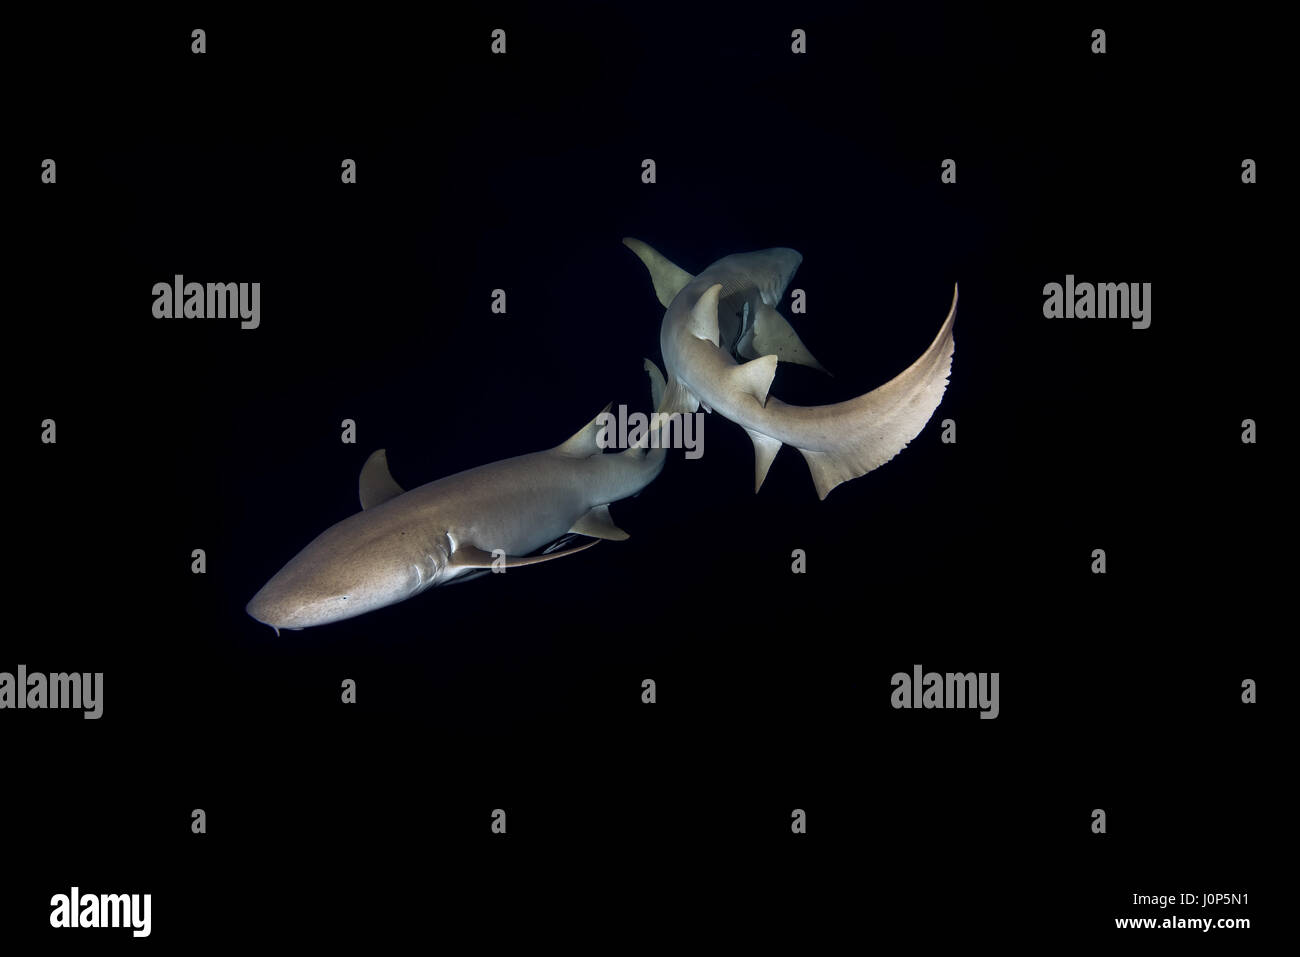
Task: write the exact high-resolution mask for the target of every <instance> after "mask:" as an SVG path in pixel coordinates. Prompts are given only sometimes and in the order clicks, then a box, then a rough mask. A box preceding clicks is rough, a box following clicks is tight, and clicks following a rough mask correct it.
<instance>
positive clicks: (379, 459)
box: [358, 449, 406, 511]
mask: <svg viewBox="0 0 1300 957" xmlns="http://www.w3.org/2000/svg"><path fill="white" fill-rule="evenodd" d="M358 484H359V486H360V492H361V508H362V510H363V511H364V510H365V509H368V508H374V507H375V506H376V505H382V504H383V503H384V502H387V501H388V500H389V499H390V498H397V496H399V495H401V494H402V493H403V492H405V491H406V489H404V488H402V486H400V485H398V484H397V483H396V482H394V481H393V476H392V475H391V474H390V473H389V471H388V453H387V452H386V451H385V450H384V449H376V450H375V451H374V452H371V453H370V458H368V459H366V464H365V465H363V466H361V481H360V482H359V483H358Z"/></svg>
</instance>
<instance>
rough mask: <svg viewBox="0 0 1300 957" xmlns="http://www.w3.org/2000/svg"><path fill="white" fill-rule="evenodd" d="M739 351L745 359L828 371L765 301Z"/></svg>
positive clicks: (756, 307)
mask: <svg viewBox="0 0 1300 957" xmlns="http://www.w3.org/2000/svg"><path fill="white" fill-rule="evenodd" d="M736 351H737V352H739V353H740V355H741V356H743V357H744V358H746V359H757V358H758V357H759V356H776V357H777V359H778V360H780V361H781V362H793V363H795V364H796V365H801V366H808V367H809V368H810V369H818V370H820V371H821V372H826V367H825V366H823V365H822V364H821V363H820V362H818V361H817V360H816V359H815V358H813V354H812V353H811V352H809V351H808V347H807V346H805V345H804V344H803V341H802V340H801V339H800V338H799V334H798V333H797V332H795V331H794V327H793V326H791V325H790V323H789V321H788V320H787V319H786V318H785V316H783V315H781V313H780V312H778V311H777V310H776V309H774V308H772V307H771V306H769V305H767V304H766V303H762V302H760V303H758V304H757V305H756V306H755V309H754V325H753V332H752V334H750V335H746V336H745V337H744V338H742V339H741V341H740V344H739V346H738V347H737V349H736ZM829 374H830V373H827V375H829Z"/></svg>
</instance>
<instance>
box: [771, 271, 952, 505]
mask: <svg viewBox="0 0 1300 957" xmlns="http://www.w3.org/2000/svg"><path fill="white" fill-rule="evenodd" d="M956 318H957V286H956V285H955V284H954V285H953V289H952V307H951V308H950V309H949V310H948V318H947V319H945V320H944V323H943V326H942V327H940V329H939V334H938V335H936V336H935V337H934V341H933V342H931V343H930V346H929V348H928V349H926V350H925V352H923V353H922V354H921V356H920V358H918V359H917V360H916V361H915V362H913V363H912V364H911V365H910V366H908V367H907V368H906V369H905V370H903V371H902V372H901V373H899V374H898V375H897V376H895V377H894V378H892V379H890V380H889V381H888V382H886V383H885V384H884V385H882V386H880V387H879V388H877V389H872V390H871V391H870V392H868V393H866V394H865V395H860V396H858V397H857V398H856V399H850V400H849V401H847V402H840V403H837V404H835V405H828V406H818V407H816V408H815V409H809V410H804V411H808V412H815V413H816V419H817V421H818V423H819V425H820V426H821V429H820V430H819V431H821V432H822V434H823V435H824V436H826V440H825V441H824V442H821V443H819V444H820V445H821V446H822V447H821V448H819V449H804V448H801V449H799V451H800V452H801V453H803V457H804V459H805V460H806V461H807V463H808V468H809V470H810V471H811V472H812V477H813V483H814V484H815V485H816V486H817V495H818V497H820V498H823V499H824V498H826V496H827V495H828V494H829V493H830V490H831V489H833V488H835V486H837V485H839V484H840V483H841V482H846V481H848V480H849V479H852V478H857V477H858V476H859V475H865V474H866V473H867V472H870V471H871V470H872V469H874V468H878V467H880V466H881V465H884V464H885V463H886V462H888V461H889V460H890V459H892V458H893V457H894V456H895V455H897V454H898V453H899V452H901V451H902V450H903V449H904V448H906V447H907V444H908V443H909V442H911V441H912V440H913V439H914V438H916V437H917V436H918V435H920V434H921V430H922V429H923V428H925V424H926V423H927V422H928V421H930V416H931V415H933V414H934V410H935V409H937V408H938V407H939V402H940V401H941V400H942V399H943V393H944V390H945V389H946V388H947V386H948V374H949V372H950V371H951V369H952V354H953V348H954V343H953V323H954V321H955V320H956ZM769 401H771V402H776V401H777V400H776V399H772V400H769ZM786 408H787V409H790V410H794V409H795V408H796V407H794V406H786Z"/></svg>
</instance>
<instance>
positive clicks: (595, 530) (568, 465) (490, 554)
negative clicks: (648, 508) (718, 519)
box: [246, 362, 664, 632]
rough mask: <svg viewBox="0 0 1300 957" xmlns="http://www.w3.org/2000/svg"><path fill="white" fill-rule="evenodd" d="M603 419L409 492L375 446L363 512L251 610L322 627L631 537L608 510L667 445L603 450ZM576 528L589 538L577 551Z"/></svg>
mask: <svg viewBox="0 0 1300 957" xmlns="http://www.w3.org/2000/svg"><path fill="white" fill-rule="evenodd" d="M646 365H647V369H648V371H650V376H651V380H652V383H654V384H655V401H656V402H658V401H659V398H660V392H661V389H662V382H663V379H662V377H661V376H660V374H659V370H658V369H657V368H654V367H653V364H651V363H649V362H647V364H646ZM606 409H607V410H608V406H607V407H606ZM602 414H603V413H602ZM600 418H601V417H600V416H599V415H598V416H597V417H596V418H595V419H593V420H592V421H591V422H590V423H588V424H587V425H586V426H585V427H584V428H583V429H581V430H580V431H579V432H577V433H576V434H575V435H574V436H573V437H572V438H570V439H569V440H568V441H566V442H564V443H562V444H560V445H558V446H556V447H555V448H552V449H546V450H544V451H541V452H533V453H530V454H528V455H520V456H515V457H514V458H509V459H503V460H501V461H499V462H492V463H490V464H488V465H481V466H478V467H477V468H472V469H468V470H466V471H464V472H458V473H456V474H455V475H450V476H448V477H446V478H442V479H438V480H437V481H434V482H429V483H428V484H426V485H421V486H420V487H418V488H415V489H412V490H410V491H409V492H408V491H403V490H402V488H401V487H400V486H399V485H398V484H397V483H396V482H395V481H394V480H393V478H392V476H391V475H390V474H389V471H388V462H387V456H386V453H385V452H384V450H383V449H380V450H378V451H377V452H375V453H373V454H372V455H371V456H370V458H369V459H367V460H366V464H365V467H364V468H363V469H362V471H361V480H360V497H361V506H362V511H360V512H358V513H357V514H355V515H352V516H350V517H349V518H345V519H344V520H343V521H341V522H339V523H337V524H336V525H333V526H331V527H330V528H328V529H326V530H325V531H324V532H322V533H321V534H320V535H319V536H317V537H316V539H315V540H313V541H312V542H311V543H310V544H309V545H307V547H306V548H304V549H303V550H302V551H300V552H299V553H298V554H297V555H296V556H295V557H294V558H293V559H292V560H290V562H289V563H288V564H287V565H285V566H284V568H282V569H281V570H280V571H279V572H277V573H276V575H275V576H274V577H273V578H272V579H271V580H270V581H269V582H267V583H266V585H264V586H263V587H262V589H261V590H260V591H258V593H257V594H256V595H254V596H253V598H252V600H251V601H250V602H249V603H248V606H247V609H246V610H247V611H248V613H249V614H250V615H252V616H253V617H254V618H256V619H257V620H258V621H261V622H264V623H265V624H268V625H270V626H271V627H273V628H275V629H276V631H277V632H278V631H279V630H280V629H281V628H288V629H300V628H308V627H312V626H315V625H324V624H328V623H329V622H334V621H341V620H342V619H345V618H352V617H355V616H356V615H361V614H364V613H365V612H368V611H373V610H375V609H377V608H383V607H385V606H387V605H392V604H395V603H396V602H399V601H404V600H406V599H407V598H411V597H413V596H414V595H418V594H419V593H420V592H422V591H425V590H426V589H428V588H430V587H432V586H434V585H442V584H446V583H447V582H451V581H456V580H463V579H464V578H466V577H472V576H473V575H474V574H483V573H484V570H486V569H489V568H494V567H502V565H503V563H504V567H506V568H513V567H516V566H519V565H530V564H535V563H537V562H543V561H550V560H551V559H553V558H560V557H562V556H564V555H571V554H574V553H575V552H579V551H582V550H583V549H586V548H590V547H591V546H592V545H595V544H596V542H597V541H598V540H599V539H602V538H603V539H611V540H616V541H618V540H622V539H625V538H627V537H628V535H627V533H626V532H625V531H623V530H622V529H620V528H619V527H618V526H616V525H615V524H614V522H613V519H612V518H611V517H610V514H609V503H610V502H615V501H618V500H619V499H622V498H627V497H628V496H630V495H634V494H636V493H637V492H639V491H640V490H641V489H642V488H644V487H645V486H646V485H648V484H649V483H650V482H651V481H653V480H654V478H655V477H656V476H658V474H659V472H660V471H661V470H662V468H663V464H664V450H663V449H646V448H644V447H633V448H630V449H627V450H625V451H622V452H610V453H605V452H603V451H602V449H601V448H600V446H599V443H598V435H599V434H600V425H599V421H600ZM569 533H574V534H576V535H585V536H590V537H591V538H592V540H591V541H589V542H583V543H580V544H576V545H571V544H570V542H569V540H568V539H567V538H566V536H568V535H569ZM557 540H558V541H557ZM548 542H551V543H554V545H553V546H552V550H548V551H547V552H545V553H544V554H540V555H529V553H530V552H533V551H536V550H537V549H539V548H541V547H542V546H544V545H546V544H547V543H548ZM494 552H495V553H496V554H495V555H494ZM521 556H522V557H521Z"/></svg>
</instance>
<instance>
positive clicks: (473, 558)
mask: <svg viewBox="0 0 1300 957" xmlns="http://www.w3.org/2000/svg"><path fill="white" fill-rule="evenodd" d="M584 534H585V533H584ZM598 541H600V539H596V538H593V539H592V540H591V541H589V542H583V543H581V544H580V545H574V546H572V547H570V548H563V549H560V550H559V551H556V552H546V553H544V554H541V555H525V556H514V555H504V556H501V555H493V554H492V553H491V552H485V551H484V550H483V549H481V548H475V547H474V546H473V545H461V546H458V547H457V548H456V550H455V551H454V552H452V553H451V557H450V559H449V561H448V562H447V567H448V568H519V567H521V566H523V565H536V564H538V563H540V562H549V561H550V560H551V559H553V558H563V557H564V556H565V555H576V554H577V553H578V552H582V551H586V550H587V549H588V548H591V546H592V545H595V544H596V543H597V542H598Z"/></svg>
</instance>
